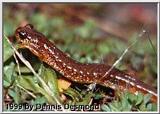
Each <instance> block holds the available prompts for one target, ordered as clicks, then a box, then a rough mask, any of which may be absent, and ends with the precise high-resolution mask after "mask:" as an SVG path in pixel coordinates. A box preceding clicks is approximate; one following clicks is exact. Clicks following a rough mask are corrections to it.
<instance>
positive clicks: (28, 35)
mask: <svg viewBox="0 0 160 114" xmlns="http://www.w3.org/2000/svg"><path fill="white" fill-rule="evenodd" d="M15 37H16V39H17V40H18V43H22V44H27V43H29V42H30V40H31V39H33V38H32V37H33V26H32V25H31V24H27V25H26V26H24V27H19V28H17V29H16V31H15Z"/></svg>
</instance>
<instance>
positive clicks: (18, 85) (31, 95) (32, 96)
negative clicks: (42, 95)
mask: <svg viewBox="0 0 160 114" xmlns="http://www.w3.org/2000/svg"><path fill="white" fill-rule="evenodd" d="M17 86H18V87H19V88H21V89H23V90H24V91H26V92H27V93H28V94H29V95H31V96H32V97H33V98H36V96H35V95H34V94H33V93H31V92H30V91H28V90H27V89H25V88H24V87H22V86H21V85H19V84H17Z"/></svg>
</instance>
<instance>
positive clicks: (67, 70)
mask: <svg viewBox="0 0 160 114" xmlns="http://www.w3.org/2000/svg"><path fill="white" fill-rule="evenodd" d="M15 36H16V38H17V40H18V42H19V44H20V47H21V48H27V49H29V50H30V51H31V52H32V53H33V54H35V55H36V56H38V57H39V59H40V60H42V61H44V62H45V63H47V64H48V65H50V66H51V67H52V68H53V69H55V70H56V71H58V72H60V73H61V74H62V75H63V76H64V77H66V78H67V79H69V80H72V81H74V82H78V83H97V84H100V85H103V86H106V87H110V88H112V89H117V88H119V89H121V90H125V89H128V90H129V91H130V92H132V93H135V92H137V91H141V92H143V93H144V94H146V93H150V94H152V101H154V102H157V93H156V90H155V89H154V88H152V87H150V86H149V85H147V84H145V83H143V82H142V81H140V80H139V79H137V78H135V77H132V76H130V75H128V74H125V73H124V72H121V71H119V70H118V69H113V70H111V72H109V73H108V74H107V75H105V74H106V72H107V71H108V70H109V69H110V66H107V65H105V64H94V63H93V64H82V63H79V62H77V61H75V60H74V59H72V58H70V57H69V56H68V55H67V54H65V53H64V52H62V51H61V50H59V49H58V48H57V47H56V46H55V44H53V43H52V42H50V41H49V40H48V39H47V38H46V37H45V36H44V35H43V34H41V33H39V32H37V31H36V30H35V29H33V26H32V25H30V24H28V25H26V26H24V27H19V28H17V30H16V32H15ZM104 75H105V76H104Z"/></svg>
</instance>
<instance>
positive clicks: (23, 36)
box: [18, 31, 27, 40]
mask: <svg viewBox="0 0 160 114" xmlns="http://www.w3.org/2000/svg"><path fill="white" fill-rule="evenodd" d="M18 34H19V37H20V38H21V39H22V40H23V39H25V38H26V37H27V33H26V32H24V31H20V32H18Z"/></svg>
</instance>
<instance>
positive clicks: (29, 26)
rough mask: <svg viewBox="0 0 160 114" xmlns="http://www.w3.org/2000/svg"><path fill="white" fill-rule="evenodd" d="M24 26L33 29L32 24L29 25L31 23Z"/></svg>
mask: <svg viewBox="0 0 160 114" xmlns="http://www.w3.org/2000/svg"><path fill="white" fill-rule="evenodd" d="M25 27H27V28H29V29H33V25H31V24H27V25H26V26H25Z"/></svg>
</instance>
